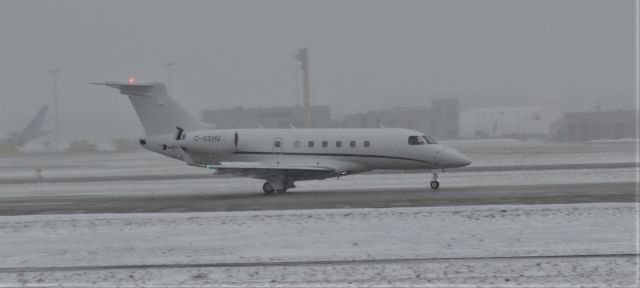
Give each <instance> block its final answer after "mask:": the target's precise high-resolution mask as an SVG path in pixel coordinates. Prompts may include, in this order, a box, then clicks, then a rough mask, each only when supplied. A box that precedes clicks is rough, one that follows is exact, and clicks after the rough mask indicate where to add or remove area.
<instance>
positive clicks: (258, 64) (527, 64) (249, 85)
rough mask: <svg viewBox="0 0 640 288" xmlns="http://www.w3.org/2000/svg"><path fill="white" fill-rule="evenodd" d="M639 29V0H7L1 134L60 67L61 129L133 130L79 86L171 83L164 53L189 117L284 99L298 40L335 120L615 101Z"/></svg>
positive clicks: (132, 120)
mask: <svg viewBox="0 0 640 288" xmlns="http://www.w3.org/2000/svg"><path fill="white" fill-rule="evenodd" d="M635 33H636V31H635V2H634V1H633V0H530V1H529V0H518V1H515V0H439V1H435V0H419V1H407V0H394V1H390V0H388V1H376V0H322V1H320V0H312V1H297V0H289V1H286V0H268V1H266V0H253V1H250V0H229V1H192V0H186V1H158V0H148V1H147V0H144V1H143V0H138V1H117V0H116V1H114V0H109V1H107V0H102V1H91V0H89V1H88V0H74V1H67V0H52V1H34V0H0V113H1V114H0V130H1V131H11V130H16V129H19V128H21V126H22V125H26V122H27V121H28V120H29V118H31V117H32V114H33V113H35V112H36V110H37V109H38V108H39V107H40V106H41V105H43V104H48V103H51V102H52V96H51V95H52V92H51V90H52V89H51V87H52V81H51V76H50V75H49V73H48V71H49V70H51V69H54V68H56V69H59V70H61V71H62V72H61V73H60V82H59V83H60V99H61V100H60V113H61V114H60V123H61V130H62V131H61V133H62V137H67V138H70V139H81V138H92V139H110V138H111V137H112V136H114V135H118V136H121V135H126V136H136V135H138V134H140V133H142V128H141V125H140V124H139V122H138V120H137V118H136V117H135V114H134V111H133V109H132V108H131V107H130V105H129V103H128V101H127V100H126V98H125V97H124V96H121V95H118V94H117V91H115V90H111V89H107V88H104V87H98V86H91V85H87V84H86V83H88V82H94V81H104V80H126V79H127V77H128V76H135V77H136V78H137V79H139V81H158V80H159V81H166V79H167V69H166V66H165V63H167V62H169V61H170V62H172V63H175V66H174V68H173V84H174V85H173V92H174V97H175V98H178V101H180V102H181V103H183V105H185V106H186V107H187V108H188V109H189V110H191V111H193V112H194V113H195V114H197V116H198V117H199V113H200V110H202V109H205V108H231V107H234V106H237V105H244V106H248V107H257V106H262V107H270V106H283V105H293V104H295V94H294V92H295V77H294V76H295V74H294V71H295V70H294V69H295V66H294V65H295V63H294V60H293V58H292V55H293V54H294V53H295V50H296V49H297V48H300V47H304V46H306V47H309V49H310V57H311V69H312V71H311V73H312V91H313V99H312V103H313V104H319V105H330V106H331V108H332V113H333V115H334V117H335V118H337V117H340V116H341V115H342V114H345V113H352V112H359V111H367V110H370V109H392V108H394V107H399V106H415V105H429V103H430V101H431V99H433V98H441V97H457V98H459V99H460V101H461V104H462V106H463V109H466V108H469V107H476V106H506V105H509V106H511V105H542V106H553V107H563V108H567V109H571V110H580V109H592V108H593V107H594V106H596V105H597V104H598V103H600V104H601V106H602V108H603V109H623V108H628V107H634V106H635V97H634V85H635V78H634V74H635V47H634V45H635V38H634V37H635ZM52 118H53V117H50V118H49V119H52ZM48 127H49V129H51V127H52V125H51V124H48Z"/></svg>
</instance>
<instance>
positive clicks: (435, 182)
mask: <svg viewBox="0 0 640 288" xmlns="http://www.w3.org/2000/svg"><path fill="white" fill-rule="evenodd" d="M432 175H433V177H432V178H431V183H430V184H429V186H431V189H433V190H438V188H440V182H438V171H435V170H434V171H433V172H432Z"/></svg>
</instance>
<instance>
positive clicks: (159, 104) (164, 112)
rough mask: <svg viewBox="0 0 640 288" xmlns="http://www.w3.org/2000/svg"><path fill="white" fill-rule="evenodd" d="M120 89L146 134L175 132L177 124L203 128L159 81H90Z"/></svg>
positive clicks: (197, 128) (187, 127)
mask: <svg viewBox="0 0 640 288" xmlns="http://www.w3.org/2000/svg"><path fill="white" fill-rule="evenodd" d="M91 84H96V85H104V86H107V87H111V88H115V89H118V90H120V94H123V95H127V96H129V101H131V104H132V105H133V108H134V109H135V111H136V114H138V118H139V119H140V122H142V126H143V127H144V130H145V133H146V134H147V135H161V134H172V133H175V129H176V127H182V128H184V129H185V130H186V131H193V130H199V129H202V127H203V126H202V124H201V123H200V122H199V121H198V120H196V118H195V117H193V115H191V114H190V113H189V112H188V111H187V110H186V109H184V108H183V107H182V106H181V105H180V104H179V103H178V102H176V101H175V100H174V99H173V98H171V97H170V96H169V93H168V92H167V88H166V87H165V86H164V84H162V83H160V82H153V83H124V82H104V83H91Z"/></svg>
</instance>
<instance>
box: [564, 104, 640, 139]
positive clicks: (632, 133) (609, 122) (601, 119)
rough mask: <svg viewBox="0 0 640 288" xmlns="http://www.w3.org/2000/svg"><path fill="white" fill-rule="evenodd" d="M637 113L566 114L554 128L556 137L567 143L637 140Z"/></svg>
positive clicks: (596, 112) (629, 111)
mask: <svg viewBox="0 0 640 288" xmlns="http://www.w3.org/2000/svg"><path fill="white" fill-rule="evenodd" d="M636 113H637V111H634V110H623V111H588V112H570V113H565V114H564V117H563V118H562V120H561V121H559V122H558V123H556V125H555V126H554V129H553V130H554V136H555V138H556V139H558V140H560V141H567V142H577V141H591V140H603V139H625V138H637V137H638V135H636V129H637V125H638V117H637V114H636Z"/></svg>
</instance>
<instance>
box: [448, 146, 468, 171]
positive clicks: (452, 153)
mask: <svg viewBox="0 0 640 288" xmlns="http://www.w3.org/2000/svg"><path fill="white" fill-rule="evenodd" d="M447 152H448V153H447V154H448V155H447V156H448V157H447V158H448V159H447V160H448V161H447V162H449V163H448V164H449V165H450V166H452V167H464V166H469V165H471V160H470V159H469V158H467V156H464V155H462V153H460V152H458V151H456V150H454V149H447Z"/></svg>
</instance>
